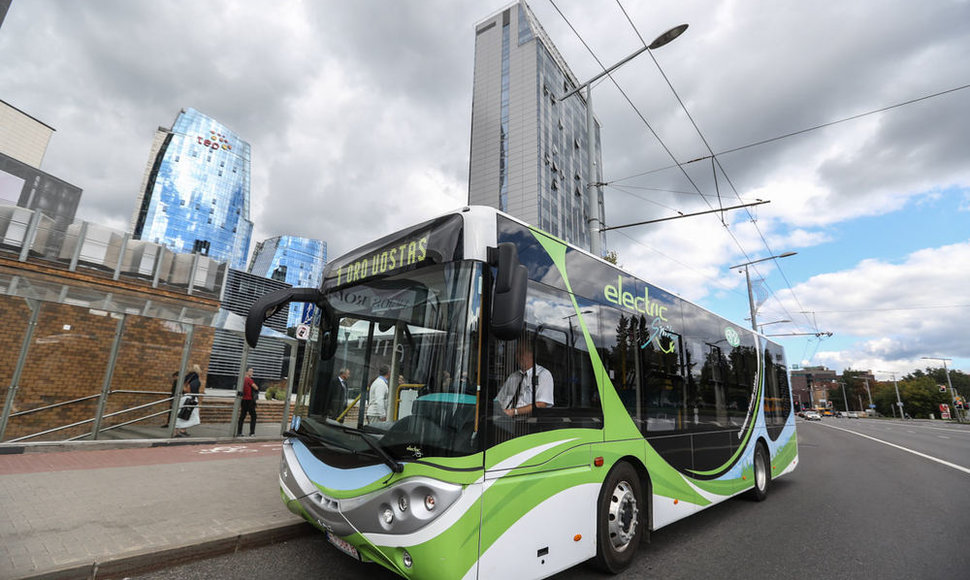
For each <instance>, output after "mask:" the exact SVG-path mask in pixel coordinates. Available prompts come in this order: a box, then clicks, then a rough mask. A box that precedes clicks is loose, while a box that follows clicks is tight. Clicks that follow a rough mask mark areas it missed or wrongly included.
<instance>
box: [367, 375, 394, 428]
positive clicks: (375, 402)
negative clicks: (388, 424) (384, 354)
mask: <svg viewBox="0 0 970 580" xmlns="http://www.w3.org/2000/svg"><path fill="white" fill-rule="evenodd" d="M390 379H391V368H390V367H389V366H387V365H381V367H380V370H378V375H377V378H376V379H374V382H373V383H371V384H370V388H369V389H368V390H367V411H366V412H365V413H364V416H365V417H366V418H367V422H368V423H377V422H380V421H387V394H388V392H389V390H390V389H389V387H388V385H389V384H390Z"/></svg>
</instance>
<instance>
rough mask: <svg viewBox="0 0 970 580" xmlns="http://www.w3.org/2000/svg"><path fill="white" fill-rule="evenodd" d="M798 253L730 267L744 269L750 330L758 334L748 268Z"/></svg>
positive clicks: (786, 253)
mask: <svg viewBox="0 0 970 580" xmlns="http://www.w3.org/2000/svg"><path fill="white" fill-rule="evenodd" d="M797 253H798V252H785V253H784V254H778V255H777V256H768V257H767V258H761V259H760V260H752V261H750V262H745V263H743V264H738V265H737V266H731V268H730V269H731V270H733V269H735V268H744V281H745V282H747V284H748V306H749V307H750V308H751V330H753V331H755V332H758V320H757V318H756V317H755V311H756V310H757V309H756V308H755V307H754V294H753V293H752V292H751V276H750V275H749V274H748V266H750V265H752V264H757V263H758V262H764V261H766V260H774V259H775V258H787V257H788V256H794V255H795V254H797Z"/></svg>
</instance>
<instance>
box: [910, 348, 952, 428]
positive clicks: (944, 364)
mask: <svg viewBox="0 0 970 580" xmlns="http://www.w3.org/2000/svg"><path fill="white" fill-rule="evenodd" d="M920 358H922V359H926V360H938V361H941V362H942V363H943V372H945V373H946V386H947V388H949V389H950V402H952V403H953V414H954V415H956V418H957V423H963V419H961V418H960V410H959V409H957V399H956V395H954V394H953V383H951V382H950V369H948V368H946V361H948V360H953V359H950V358H940V357H935V356H921V357H920Z"/></svg>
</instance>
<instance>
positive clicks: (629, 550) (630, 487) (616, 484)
mask: <svg viewBox="0 0 970 580" xmlns="http://www.w3.org/2000/svg"><path fill="white" fill-rule="evenodd" d="M643 509H644V504H643V493H642V491H641V487H640V478H639V477H638V476H637V473H636V471H635V470H634V469H633V467H632V466H631V465H630V464H629V463H626V462H621V463H618V464H616V466H615V467H613V469H612V470H611V471H610V473H609V475H607V476H606V482H605V483H604V484H603V488H602V489H601V490H600V498H599V506H598V510H597V517H596V520H597V522H596V535H597V538H596V539H597V542H596V563H597V564H598V565H599V567H600V568H602V569H603V570H605V571H607V572H611V573H613V574H618V573H619V572H622V571H623V570H624V569H626V567H627V566H629V565H630V562H632V561H633V557H634V556H635V555H636V551H637V546H638V545H639V544H640V538H641V536H642V535H643V519H644V518H643V517H642V516H641V514H642V513H643Z"/></svg>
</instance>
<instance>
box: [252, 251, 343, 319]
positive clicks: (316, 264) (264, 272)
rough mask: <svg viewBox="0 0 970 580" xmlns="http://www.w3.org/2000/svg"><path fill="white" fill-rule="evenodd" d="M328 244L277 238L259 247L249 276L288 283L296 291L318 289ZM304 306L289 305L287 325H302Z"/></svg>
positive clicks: (321, 280)
mask: <svg viewBox="0 0 970 580" xmlns="http://www.w3.org/2000/svg"><path fill="white" fill-rule="evenodd" d="M326 265H327V242H324V241H323V240H314V239H312V238H301V237H298V236H276V237H275V238H269V239H268V240H264V241H262V242H258V243H257V244H256V249H254V250H253V258H252V260H251V261H250V263H249V273H250V274H255V275H257V276H263V277H264V278H272V279H273V280H279V281H281V282H286V283H287V284H289V285H291V286H295V287H297V288H301V287H302V288H316V287H319V286H320V284H321V283H322V282H323V267H324V266H326ZM303 307H304V305H303V304H290V314H289V318H288V319H287V326H288V327H292V326H296V325H297V324H299V323H300V322H301V321H300V317H301V314H302V312H303Z"/></svg>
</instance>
